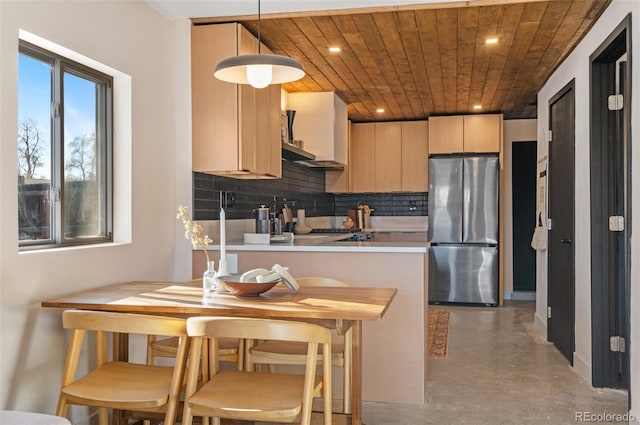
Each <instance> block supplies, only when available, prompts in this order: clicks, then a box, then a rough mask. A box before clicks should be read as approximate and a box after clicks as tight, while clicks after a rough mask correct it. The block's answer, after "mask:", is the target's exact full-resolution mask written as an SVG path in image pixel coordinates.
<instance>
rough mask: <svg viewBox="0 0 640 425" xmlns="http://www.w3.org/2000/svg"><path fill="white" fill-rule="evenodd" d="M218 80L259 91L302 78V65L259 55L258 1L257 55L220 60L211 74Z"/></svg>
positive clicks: (292, 61) (295, 61)
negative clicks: (244, 85)
mask: <svg viewBox="0 0 640 425" xmlns="http://www.w3.org/2000/svg"><path fill="white" fill-rule="evenodd" d="M213 76H214V77H216V78H217V79H218V80H222V81H226V82H229V83H235V84H250V85H251V86H253V87H255V88H257V89H261V88H264V87H267V86H268V85H269V84H282V83H289V82H291V81H296V80H299V79H300V78H302V77H304V70H303V69H302V65H301V64H300V62H298V61H297V60H295V59H293V58H290V57H288V56H281V55H269V54H261V53H260V0H258V54H257V55H239V56H232V57H230V58H227V59H224V60H222V61H221V62H220V63H219V64H218V65H217V66H216V70H215V71H214V73H213Z"/></svg>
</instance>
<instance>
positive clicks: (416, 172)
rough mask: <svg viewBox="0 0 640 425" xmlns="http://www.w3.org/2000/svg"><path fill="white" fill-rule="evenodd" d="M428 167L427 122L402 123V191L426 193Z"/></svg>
mask: <svg viewBox="0 0 640 425" xmlns="http://www.w3.org/2000/svg"><path fill="white" fill-rule="evenodd" d="M428 166H429V123H428V121H404V122H403V123H402V191H403V192H426V191H427V190H428V182H427V180H428V175H429V174H428V171H427V170H428V168H427V167H428Z"/></svg>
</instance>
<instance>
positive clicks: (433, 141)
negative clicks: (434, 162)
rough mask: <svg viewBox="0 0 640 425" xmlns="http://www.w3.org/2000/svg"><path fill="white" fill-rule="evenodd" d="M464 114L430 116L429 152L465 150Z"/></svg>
mask: <svg viewBox="0 0 640 425" xmlns="http://www.w3.org/2000/svg"><path fill="white" fill-rule="evenodd" d="M463 140H464V119H463V117H462V115H456V116H451V117H430V118H429V154H433V153H454V152H463V149H464V146H463Z"/></svg>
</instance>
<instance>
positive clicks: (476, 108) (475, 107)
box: [473, 105, 482, 111]
mask: <svg viewBox="0 0 640 425" xmlns="http://www.w3.org/2000/svg"><path fill="white" fill-rule="evenodd" d="M473 109H475V110H476V111H479V110H480V109H482V105H473Z"/></svg>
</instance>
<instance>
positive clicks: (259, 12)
mask: <svg viewBox="0 0 640 425" xmlns="http://www.w3.org/2000/svg"><path fill="white" fill-rule="evenodd" d="M260 44H262V43H261V42H260V0H258V54H260Z"/></svg>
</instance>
